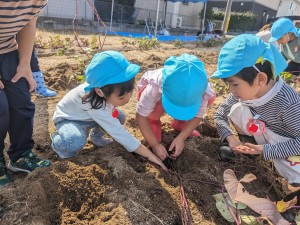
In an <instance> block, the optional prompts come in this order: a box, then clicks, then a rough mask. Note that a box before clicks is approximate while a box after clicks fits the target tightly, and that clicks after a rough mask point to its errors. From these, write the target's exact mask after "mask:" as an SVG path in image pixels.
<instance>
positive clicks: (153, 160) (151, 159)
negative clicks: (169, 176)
mask: <svg viewBox="0 0 300 225" xmlns="http://www.w3.org/2000/svg"><path fill="white" fill-rule="evenodd" d="M149 161H151V162H153V163H155V164H156V165H159V166H160V167H161V168H162V169H163V170H164V171H168V168H167V167H166V166H165V164H164V163H163V162H162V160H161V159H160V158H159V157H157V156H156V155H154V154H153V157H151V158H149Z"/></svg>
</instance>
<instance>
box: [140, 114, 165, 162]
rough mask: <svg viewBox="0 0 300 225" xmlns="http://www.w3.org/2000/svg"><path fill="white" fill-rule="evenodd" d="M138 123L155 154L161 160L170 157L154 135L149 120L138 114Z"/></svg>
mask: <svg viewBox="0 0 300 225" xmlns="http://www.w3.org/2000/svg"><path fill="white" fill-rule="evenodd" d="M136 121H137V123H138V126H139V128H140V130H141V132H142V134H143V136H144V138H145V139H146V141H147V143H148V144H149V145H150V146H151V148H152V149H153V152H154V153H155V154H156V155H157V156H158V157H159V158H160V159H162V160H164V159H165V158H166V157H167V156H168V153H167V150H166V148H165V147H164V146H163V145H162V144H161V143H159V141H158V140H157V139H156V137H155V135H154V134H153V131H152V129H151V127H150V123H149V120H148V118H147V117H144V116H142V115H140V114H139V113H136Z"/></svg>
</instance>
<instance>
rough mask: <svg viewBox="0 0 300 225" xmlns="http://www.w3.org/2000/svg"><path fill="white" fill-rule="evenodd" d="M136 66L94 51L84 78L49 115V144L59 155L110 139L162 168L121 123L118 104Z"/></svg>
mask: <svg viewBox="0 0 300 225" xmlns="http://www.w3.org/2000/svg"><path fill="white" fill-rule="evenodd" d="M139 70H140V67H139V66H138V65H136V64H130V63H129V62H128V61H127V60H126V58H125V57H124V56H123V55H122V54H121V53H119V52H116V51H105V52H102V53H98V54H96V55H95V56H94V57H93V59H92V61H91V63H90V64H89V65H88V67H87V69H86V72H85V76H86V82H85V83H84V84H81V85H79V86H78V87H76V88H74V89H73V90H71V91H70V92H69V93H67V94H66V96H64V98H63V99H62V100H61V101H60V102H59V103H58V105H57V107H56V111H55V113H54V116H53V121H54V123H55V126H56V129H57V132H54V133H52V135H51V139H52V148H53V150H54V151H55V152H56V153H57V154H58V155H59V157H61V158H69V157H73V156H76V155H77V153H78V152H79V150H81V149H82V148H83V147H84V146H85V144H86V142H87V139H89V140H90V141H91V142H92V143H93V144H95V145H96V146H98V147H103V146H105V145H107V144H109V143H110V142H112V140H111V139H109V138H105V137H104V134H105V132H106V133H107V134H109V135H110V136H111V137H112V138H113V139H115V140H116V141H117V142H119V143H120V144H121V145H123V146H124V148H125V149H126V150H127V151H129V152H135V153H137V154H139V155H141V156H143V157H146V158H147V159H148V160H150V161H151V162H154V163H156V164H157V165H159V166H161V167H162V168H163V169H165V170H166V167H165V166H164V164H163V163H162V161H161V160H160V159H159V158H158V157H157V156H156V155H154V154H153V153H152V152H151V151H150V150H149V149H147V148H146V147H145V146H144V145H142V144H141V142H140V141H139V140H137V139H136V138H135V137H133V136H132V135H131V134H130V133H129V132H128V130H127V129H126V128H125V127H124V126H123V125H124V123H125V115H124V114H123V112H122V111H121V110H120V109H118V108H117V107H118V106H123V105H125V104H127V103H128V102H129V100H130V98H131V96H132V93H133V89H134V77H135V76H136V74H137V73H138V72H139Z"/></svg>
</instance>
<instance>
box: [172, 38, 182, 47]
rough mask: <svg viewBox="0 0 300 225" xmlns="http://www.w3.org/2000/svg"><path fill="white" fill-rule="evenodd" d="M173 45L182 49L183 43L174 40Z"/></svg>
mask: <svg viewBox="0 0 300 225" xmlns="http://www.w3.org/2000/svg"><path fill="white" fill-rule="evenodd" d="M173 45H174V46H175V47H177V48H182V47H183V43H182V41H180V40H179V39H175V40H174V43H173Z"/></svg>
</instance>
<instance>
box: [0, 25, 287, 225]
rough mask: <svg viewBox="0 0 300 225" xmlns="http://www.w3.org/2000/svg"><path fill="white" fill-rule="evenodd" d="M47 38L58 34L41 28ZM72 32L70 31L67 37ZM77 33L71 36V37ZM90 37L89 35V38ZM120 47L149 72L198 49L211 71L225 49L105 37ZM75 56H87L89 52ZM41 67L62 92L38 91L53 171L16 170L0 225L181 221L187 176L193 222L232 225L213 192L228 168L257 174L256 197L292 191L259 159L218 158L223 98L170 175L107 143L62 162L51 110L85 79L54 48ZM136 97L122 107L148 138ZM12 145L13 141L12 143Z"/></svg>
mask: <svg viewBox="0 0 300 225" xmlns="http://www.w3.org/2000/svg"><path fill="white" fill-rule="evenodd" d="M39 35H41V36H43V37H47V36H51V35H53V34H52V33H48V32H41V31H40V32H39ZM64 36H68V35H63V37H64ZM69 36H70V37H72V36H71V35H69ZM85 37H88V36H85ZM110 49H113V50H118V51H121V52H122V53H123V54H124V55H125V56H126V57H127V58H128V60H129V61H131V62H134V63H137V64H139V65H140V66H141V72H140V73H139V74H138V76H137V81H138V80H139V79H140V77H141V75H142V74H143V72H145V71H147V70H150V69H156V68H160V67H162V66H163V63H164V61H165V60H166V59H167V58H168V57H169V56H172V55H180V54H182V53H189V54H194V55H196V56H198V57H199V59H201V60H202V61H203V62H204V64H205V67H206V70H207V73H208V75H211V74H212V73H213V71H214V70H215V69H216V62H217V56H218V53H219V48H203V47H197V46H196V45H195V44H184V45H183V47H182V48H177V47H175V46H174V45H173V44H172V43H164V44H162V45H161V46H160V47H159V48H155V49H151V50H147V51H140V50H138V49H136V48H134V47H133V46H124V44H122V39H121V38H120V37H107V38H106V40H105V44H104V47H103V50H110ZM78 52H80V50H78V51H77V53H76V55H78V56H80V57H84V56H85V54H84V53H78ZM37 53H38V56H39V60H40V66H41V68H42V70H43V72H44V75H45V81H46V83H47V85H48V86H49V87H50V88H52V89H54V90H57V91H58V95H57V96H56V97H54V98H45V97H39V96H36V95H35V94H34V93H33V95H32V97H33V101H34V102H35V104H36V113H35V120H34V123H35V124H34V136H33V137H34V140H35V142H36V145H35V147H34V149H33V151H34V152H35V153H37V154H38V155H39V156H41V157H44V158H46V159H50V160H51V161H52V165H51V167H49V168H45V169H39V170H36V171H34V172H32V173H31V174H29V175H27V174H23V173H18V174H15V173H11V175H12V177H13V182H12V183H10V184H8V185H7V186H5V187H2V188H1V189H0V224H7V225H10V224H11V225H15V224H26V225H28V224H31V225H54V224H64V225H66V224H76V225H84V224H89V225H92V224H94V225H96V224H134V225H136V224H143V225H144V224H153V225H156V224H170V225H177V224H178V225H179V224H182V219H181V211H182V207H181V205H182V204H181V199H180V185H179V180H178V177H180V178H181V179H183V180H185V181H184V182H183V183H182V184H183V189H184V193H185V195H186V198H187V202H188V205H189V208H190V210H191V214H192V218H193V224H204V225H213V224H221V225H224V224H229V223H228V222H227V221H226V220H225V219H223V217H222V216H221V214H220V213H219V212H218V210H217V209H216V207H215V200H214V198H213V196H212V195H214V194H217V193H220V192H221V189H220V186H221V185H222V183H223V172H224V170H225V169H228V168H230V169H232V170H234V171H235V173H236V175H237V177H238V178H242V177H243V176H244V175H245V174H247V173H253V174H254V175H256V176H257V180H255V181H253V182H252V183H250V184H248V185H247V186H246V188H247V190H248V191H249V192H250V193H251V194H254V195H256V196H257V197H264V198H267V197H268V198H270V199H271V200H272V201H276V200H279V199H282V198H283V197H284V196H285V195H286V193H287V192H288V189H287V184H286V183H285V182H284V180H283V179H282V178H280V177H279V176H278V174H277V173H276V172H275V171H274V170H273V169H272V165H271V163H269V162H264V161H262V159H261V158H260V157H256V158H248V157H241V158H239V159H238V160H236V161H235V162H231V163H224V162H221V161H220V160H219V158H218V154H217V149H218V148H219V146H220V141H219V138H218V135H217V132H216V129H215V127H214V123H213V113H214V111H215V110H216V108H217V107H218V105H219V104H220V103H221V102H222V101H223V100H224V98H225V96H218V98H217V100H216V102H215V103H214V105H213V106H212V107H211V108H210V109H209V110H208V112H207V115H206V116H205V118H204V122H203V123H202V124H200V125H199V127H198V128H197V129H198V130H199V131H200V132H201V134H202V137H200V138H188V139H187V140H186V142H185V148H184V152H183V154H182V155H181V156H180V157H179V158H178V159H177V160H175V161H166V164H167V165H168V166H169V167H170V168H172V169H173V170H175V171H176V174H174V173H166V172H164V171H162V170H161V169H160V168H158V167H157V166H155V165H153V164H151V163H149V162H148V161H146V160H145V159H143V158H141V157H140V156H138V155H136V154H131V153H128V152H127V151H126V150H125V149H124V148H123V147H122V146H121V145H120V144H118V143H116V142H113V143H112V144H109V145H108V146H106V147H104V148H96V147H95V146H93V145H92V144H91V143H88V144H87V145H86V146H85V148H84V149H83V150H82V151H81V152H80V154H79V155H78V156H77V157H75V158H72V159H66V160H62V159H59V158H58V157H57V155H56V154H55V153H54V152H53V151H52V150H51V147H50V144H51V140H50V136H49V135H50V133H51V132H53V131H54V130H55V127H54V125H53V123H52V115H53V112H54V110H55V106H56V104H57V103H58V101H59V100H60V99H62V97H63V96H64V95H65V94H66V92H67V91H68V90H70V89H71V88H73V87H75V86H76V85H78V84H79V81H78V80H77V79H76V77H75V76H74V75H76V73H78V72H80V66H81V64H82V62H80V61H79V60H78V59H76V57H74V56H75V52H71V53H69V54H63V55H62V56H58V55H57V52H56V51H54V50H50V49H40V48H38V49H37ZM135 105H136V99H135V98H134V97H133V98H132V99H131V101H130V102H129V103H128V104H127V105H126V106H124V107H122V110H124V112H125V114H126V115H127V122H126V127H127V128H128V130H129V131H130V132H131V133H132V134H133V135H134V136H136V137H137V138H138V139H139V140H141V141H142V142H143V143H144V144H146V143H145V141H144V139H143V136H142V135H141V132H140V131H139V128H138V127H137V123H136V121H135ZM170 119H171V118H170V117H168V116H167V115H166V116H164V117H163V118H162V122H163V144H164V145H165V146H169V145H170V143H171V142H172V139H173V138H174V137H175V136H176V135H177V133H176V132H175V131H173V130H172V129H171V128H170V126H169V122H170ZM7 145H8V141H7Z"/></svg>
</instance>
